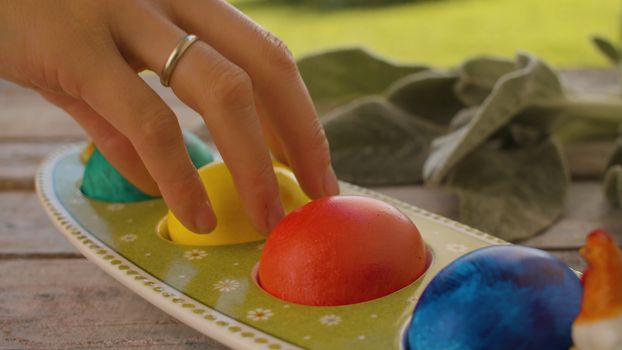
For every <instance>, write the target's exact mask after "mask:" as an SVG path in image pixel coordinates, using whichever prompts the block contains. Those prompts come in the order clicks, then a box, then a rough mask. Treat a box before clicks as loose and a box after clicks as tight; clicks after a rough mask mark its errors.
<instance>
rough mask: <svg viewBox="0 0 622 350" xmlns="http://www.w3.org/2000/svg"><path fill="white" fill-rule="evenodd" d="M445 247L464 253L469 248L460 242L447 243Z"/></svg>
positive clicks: (451, 250)
mask: <svg viewBox="0 0 622 350" xmlns="http://www.w3.org/2000/svg"><path fill="white" fill-rule="evenodd" d="M445 248H446V249H447V250H449V251H450V252H454V253H464V252H466V251H467V250H468V249H469V248H467V246H465V245H464V244H459V243H447V244H445Z"/></svg>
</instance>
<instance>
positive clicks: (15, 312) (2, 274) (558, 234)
mask: <svg viewBox="0 0 622 350" xmlns="http://www.w3.org/2000/svg"><path fill="white" fill-rule="evenodd" d="M562 78H563V79H564V81H566V82H567V83H569V84H570V85H571V86H572V87H573V88H574V89H576V90H581V91H592V92H599V93H602V92H616V91H617V89H618V87H617V84H618V80H617V74H616V73H615V71H611V70H604V71H601V70H596V71H568V72H564V73H563V75H562ZM145 80H146V81H147V82H148V83H149V84H150V85H151V86H152V87H153V88H154V89H155V90H156V91H157V92H158V93H159V94H160V95H161V96H162V97H163V99H164V100H165V101H166V102H167V103H169V104H170V105H171V106H172V108H173V110H174V111H175V112H176V114H177V115H178V116H179V117H180V120H181V123H182V125H183V126H184V127H186V128H189V129H192V130H195V131H196V130H204V129H202V127H201V124H202V122H201V120H200V119H199V118H198V117H197V115H196V114H195V113H194V112H193V111H191V110H190V109H188V108H187V107H185V106H183V104H181V102H179V101H178V100H177V99H176V98H175V97H174V95H173V94H172V93H171V92H170V90H166V89H164V88H162V87H161V86H160V85H159V83H158V81H157V78H156V77H155V76H153V75H151V76H146V77H145ZM203 135H206V133H205V132H204V131H203ZM84 139H85V136H84V134H83V132H82V131H81V130H80V128H79V127H78V126H77V125H76V124H75V123H74V122H73V121H72V119H71V118H69V117H67V116H66V115H65V113H64V112H62V111H60V110H59V109H57V108H55V107H51V106H50V105H49V104H47V103H46V102H45V101H43V100H42V99H40V98H39V97H38V96H37V95H36V94H35V93H33V92H30V91H28V90H25V89H21V88H19V87H16V86H14V85H12V84H9V83H6V82H3V81H0V349H83V348H104V349H198V348H201V349H225V347H223V346H222V345H219V344H217V343H215V342H214V341H213V340H211V339H209V338H208V337H205V336H203V335H201V334H199V333H198V332H195V331H194V330H192V329H191V328H189V327H187V326H185V325H183V324H181V323H179V322H177V321H176V320H174V319H172V318H171V317H169V316H168V315H166V314H164V313H163V312H161V311H159V310H158V309H157V308H155V307H154V306H152V305H150V304H149V303H147V302H145V301H144V300H142V299H141V298H139V297H138V296H136V295H134V294H133V293H132V292H130V291H129V290H127V289H126V288H125V287H123V286H122V285H120V284H119V283H117V282H116V281H114V280H113V279H112V278H110V277H109V276H107V275H106V274H105V273H103V272H101V271H100V270H99V269H98V268H97V267H95V266H94V265H93V264H91V263H89V262H88V261H86V260H85V259H84V258H83V257H82V256H81V255H80V254H79V253H78V252H77V251H76V249H75V248H73V247H72V246H71V245H70V244H69V243H67V242H66V241H65V239H64V238H63V236H62V235H61V234H60V233H59V232H58V231H57V230H56V229H55V227H54V226H53V225H52V224H51V223H50V221H49V220H48V218H47V216H46V215H45V213H44V211H43V209H42V208H41V206H40V205H39V202H38V200H37V198H36V195H35V194H34V192H33V188H34V187H33V178H34V174H35V171H36V168H37V167H38V166H39V163H40V162H41V160H42V159H43V157H45V156H46V155H47V154H48V153H49V152H51V151H52V150H54V149H55V148H57V147H60V146H62V145H65V144H67V143H68V142H75V141H82V140H84ZM590 147H591V148H585V147H577V150H575V151H571V152H570V153H571V155H569V158H570V159H569V162H570V165H571V167H572V168H573V169H574V170H573V174H575V175H577V178H582V179H595V177H598V176H599V174H600V171H601V169H600V168H601V167H602V163H603V161H604V159H605V158H606V153H607V147H609V145H607V144H602V145H595V146H594V145H593V146H590ZM376 190H379V191H380V192H383V193H385V194H388V195H390V196H393V197H396V198H399V199H401V200H404V201H406V202H409V203H412V204H415V205H417V206H420V207H422V208H424V209H427V210H429V211H432V212H436V213H439V214H441V215H444V216H448V217H451V218H454V219H457V215H458V210H457V201H456V198H455V197H454V196H453V195H452V194H451V193H448V192H446V191H445V190H443V189H431V188H423V187H416V186H407V187H385V188H381V189H376ZM621 214H622V211H620V210H613V209H611V208H609V206H608V205H607V204H606V203H605V201H604V199H603V197H602V194H601V192H600V184H599V182H598V181H596V180H586V181H575V182H574V183H573V185H572V186H571V188H570V191H569V194H568V200H567V208H566V212H565V215H564V217H563V218H562V219H561V220H560V221H559V222H558V223H556V224H555V225H554V226H553V227H551V228H550V229H548V230H546V232H544V233H542V234H541V235H539V236H537V237H534V238H532V239H530V240H527V241H525V242H523V243H524V244H526V245H530V246H534V247H538V248H542V249H547V250H549V251H551V252H552V253H553V254H555V255H557V256H559V257H560V258H561V259H562V260H564V261H565V262H566V263H568V264H569V265H570V266H571V267H573V268H576V269H579V270H581V269H582V268H583V267H584V263H583V261H582V260H581V258H580V256H579V254H578V253H577V249H578V248H579V247H580V246H581V245H582V244H583V239H584V236H585V234H586V233H587V232H588V231H589V230H590V229H592V228H595V227H604V228H606V229H608V230H610V231H611V232H612V233H614V234H615V235H616V238H617V239H618V241H619V242H622V215H621Z"/></svg>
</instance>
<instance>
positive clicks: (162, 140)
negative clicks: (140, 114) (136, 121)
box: [134, 108, 179, 147]
mask: <svg viewBox="0 0 622 350" xmlns="http://www.w3.org/2000/svg"><path fill="white" fill-rule="evenodd" d="M144 115H145V116H146V117H145V118H144V119H143V122H142V123H141V124H140V125H137V130H135V132H134V134H135V135H137V136H136V138H137V139H138V140H139V141H140V143H142V144H143V145H145V146H147V147H148V146H150V145H154V144H157V145H162V146H167V145H173V144H174V143H175V141H176V136H177V133H175V132H172V131H173V130H176V129H179V124H177V119H176V118H175V115H174V114H173V112H171V111H170V110H168V109H166V108H159V109H156V110H154V111H152V112H150V113H146V114H144Z"/></svg>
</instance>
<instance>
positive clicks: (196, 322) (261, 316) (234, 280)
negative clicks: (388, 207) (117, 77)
mask: <svg viewBox="0 0 622 350" xmlns="http://www.w3.org/2000/svg"><path fill="white" fill-rule="evenodd" d="M81 147H83V145H76V146H72V147H69V148H65V149H63V150H61V151H59V152H57V153H55V154H53V155H51V156H50V157H49V158H48V159H47V160H46V161H45V162H44V163H43V165H42V166H41V168H40V170H39V173H38V175H37V191H38V194H39V197H40V199H41V202H42V203H43V205H44V206H45V208H46V210H47V212H48V214H49V216H50V217H51V219H52V221H53V222H54V223H55V224H56V225H57V226H58V228H59V229H60V231H61V232H62V233H63V234H64V235H65V236H66V237H67V238H68V240H69V241H70V242H71V243H72V244H73V245H74V246H76V247H77V248H78V249H79V250H80V251H81V252H82V254H84V255H85V256H86V257H87V258H88V259H89V260H91V261H92V262H93V263H95V264H96V265H98V266H99V267H100V268H102V269H103V270H104V271H106V272H107V273H109V274H110V275H111V276H113V277H114V278H115V279H117V280H118V281H119V282H121V283H122V284H124V285H125V286H127V287H128V288H130V289H131V290H132V291H134V292H135V293H137V294H138V295H140V296H141V297H143V298H144V299H146V300H147V301H149V302H151V303H152V304H154V305H155V306H157V307H159V308H160V309H162V310H164V311H165V312H167V313H169V314H170V315H172V316H173V317H175V318H177V319H179V320H180V321H181V322H184V323H186V324H187V325H188V326H190V327H192V328H194V329H196V330H198V331H200V332H202V333H204V334H206V335H208V336H210V337H212V338H214V339H216V340H218V341H220V342H222V343H223V344H226V345H228V346H230V347H232V348H235V349H253V350H255V349H301V348H304V349H339V350H341V349H355V348H356V349H401V348H402V347H403V344H402V336H403V334H402V333H403V330H404V328H405V326H406V324H407V323H408V320H409V318H410V314H411V312H412V311H413V308H414V306H415V304H416V302H417V298H418V297H419V295H421V293H422V292H423V289H424V287H425V286H426V285H427V283H428V282H429V281H430V280H431V278H432V277H433V276H434V275H435V274H436V273H437V272H438V271H439V270H440V269H442V268H443V267H444V266H446V265H447V264H448V263H450V262H451V261H452V260H454V259H456V258H457V257H459V256H460V255H463V254H465V253H467V252H469V251H471V250H474V249H477V248H481V247H483V246H487V245H491V244H503V243H505V242H503V241H502V240H500V239H497V238H495V237H492V236H490V235H487V234H485V233H482V232H479V231H477V230H475V229H473V228H470V227H467V226H464V225H462V224H459V223H457V222H455V221H452V220H449V219H446V218H444V217H441V216H438V215H435V214H432V213H430V212H427V211H425V210H422V209H419V208H416V207H414V206H411V205H408V204H405V203H402V202H399V201H397V200H395V199H392V198H389V197H386V196H383V195H380V194H378V193H375V192H372V191H369V190H366V189H363V188H360V187H356V186H353V185H350V184H347V183H341V190H342V193H344V194H355V195H363V196H369V197H374V198H377V199H381V200H383V201H385V202H387V203H390V204H392V205H394V206H396V207H397V208H399V209H400V210H402V211H403V212H404V213H405V214H406V215H408V216H409V217H410V218H411V219H412V220H413V221H414V222H415V224H416V225H417V226H418V228H419V230H420V231H421V234H422V235H423V238H424V240H425V241H426V243H427V244H428V246H429V247H430V248H431V251H432V256H433V257H432V262H431V265H430V267H429V269H428V270H427V272H426V273H425V274H424V276H423V277H421V278H420V279H419V280H417V281H416V282H414V283H412V284H411V285H409V286H407V287H405V288H403V289H401V290H399V291H397V292H395V293H393V294H390V295H388V296H386V297H383V298H380V299H376V300H372V301H368V302H364V303H360V304H354V305H348V306H339V307H309V306H302V305H296V304H290V303H287V302H284V301H282V300H279V299H276V298H274V297H272V296H270V295H269V294H267V293H265V292H264V291H263V290H262V289H261V288H260V287H259V286H258V285H257V284H256V283H255V280H254V277H253V269H254V267H255V266H256V264H257V262H258V260H259V257H260V254H261V249H262V247H263V243H262V242H255V243H248V244H239V245H232V246H220V247H193V246H184V245H179V244H175V243H172V242H170V241H168V240H166V239H164V238H162V237H161V236H160V235H158V234H157V231H156V227H157V225H158V223H159V222H160V220H161V219H162V218H163V217H164V215H165V214H166V211H167V209H166V206H165V204H164V202H163V201H162V200H160V199H157V200H150V201H146V202H140V203H131V204H115V203H113V204H111V203H104V202H99V201H94V200H89V199H87V198H85V197H84V196H83V195H82V193H81V192H80V190H79V187H80V181H81V176H82V172H83V170H84V166H83V165H82V163H81V162H80V160H79V152H80V150H81ZM344 287H345V286H344Z"/></svg>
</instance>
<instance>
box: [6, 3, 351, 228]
mask: <svg viewBox="0 0 622 350" xmlns="http://www.w3.org/2000/svg"><path fill="white" fill-rule="evenodd" d="M189 33H192V34H195V35H197V36H198V37H199V39H200V41H198V42H196V43H194V44H193V45H192V46H191V47H190V48H189V49H188V50H187V51H186V52H185V54H184V55H183V56H182V57H181V59H180V60H179V62H178V64H177V66H176V68H175V70H174V71H173V74H172V78H171V80H170V85H171V88H172V89H173V91H174V92H175V94H176V95H177V96H178V97H179V98H180V99H181V100H182V101H183V102H184V103H186V104H187V105H188V106H190V107H191V108H192V109H194V110H195V111H197V112H198V113H199V114H200V115H201V116H202V118H203V120H204V122H205V124H206V126H207V128H208V129H209V130H210V133H211V134H212V137H213V139H214V142H215V144H216V145H217V147H218V149H219V151H220V153H221V155H222V157H223V160H224V161H225V163H226V164H227V166H228V167H229V169H230V171H231V173H232V175H233V178H234V182H235V185H236V187H237V190H238V193H239V195H240V197H241V200H242V203H243V205H244V207H245V210H246V212H247V214H248V215H249V217H250V219H251V222H252V223H253V225H254V226H255V227H256V228H257V229H258V230H259V231H261V232H264V233H265V232H268V231H269V230H270V229H271V228H272V227H273V226H274V225H275V224H276V223H277V222H278V221H279V220H280V219H281V218H282V216H283V209H282V207H281V203H280V202H279V200H278V188H277V183H276V178H275V175H274V172H273V170H272V163H271V159H270V150H271V151H272V153H273V154H274V156H275V157H276V158H277V159H278V160H280V161H282V162H285V163H287V164H289V165H290V166H291V168H292V169H293V171H294V173H295V174H296V177H297V178H298V180H299V182H300V185H301V187H302V188H303V190H304V191H305V193H307V195H309V196H310V197H312V198H318V197H322V196H329V195H334V194H337V193H338V191H339V190H338V185H337V181H336V177H335V173H334V171H333V170H332V168H331V165H330V155H329V151H328V143H327V141H326V138H325V136H324V131H323V129H322V127H321V125H320V123H319V121H318V117H317V113H316V112H315V109H314V107H313V104H312V102H311V99H310V97H309V94H308V92H307V90H306V88H305V86H304V83H303V81H302V79H301V77H300V74H299V72H298V69H297V67H296V64H295V61H294V60H293V58H292V55H291V54H290V52H289V51H288V49H287V48H286V46H285V45H284V44H283V43H282V42H281V41H280V40H279V39H277V38H276V37H274V36H273V35H271V34H270V33H269V32H267V31H266V30H265V29H263V28H261V27H260V26H259V25H257V24H256V23H254V22H253V21H252V20H251V19H249V18H248V17H246V16H244V15H243V14H242V13H241V12H239V11H237V10H236V9H235V8H234V7H232V6H230V5H229V4H227V3H226V2H224V1H223V0H155V1H151V0H106V1H86V0H84V1H80V0H73V1H72V0H46V1H36V0H0V62H1V64H0V78H3V79H7V80H10V81H13V82H15V83H17V84H20V85H22V86H25V87H29V88H32V89H34V90H36V91H37V92H39V93H40V94H41V95H42V96H43V97H44V98H45V99H47V100H48V101H50V102H51V103H53V104H55V105H56V106H58V107H60V108H62V109H63V110H65V111H66V112H67V113H68V114H70V115H71V116H72V117H73V118H74V119H75V120H76V121H77V122H78V123H79V124H80V125H81V126H82V128H83V129H84V130H85V131H86V133H87V134H88V135H89V136H90V137H91V138H92V140H93V141H94V143H95V144H96V145H97V147H98V148H99V149H100V151H101V152H102V153H103V154H104V156H105V157H106V158H107V159H108V160H109V161H110V162H111V163H112V164H113V165H114V166H115V167H116V168H117V169H118V170H119V172H121V174H123V175H124V176H125V177H126V178H127V179H128V180H129V181H130V182H132V183H133V184H134V185H136V186H137V187H138V188H140V189H141V190H142V191H144V192H145V193H147V194H151V195H157V194H161V195H162V197H163V198H164V200H165V201H166V203H167V204H168V206H169V207H170V209H171V210H172V211H173V212H174V213H175V215H176V216H177V217H178V218H179V220H180V221H181V222H182V223H183V224H184V225H185V226H187V227H188V228H189V229H191V230H193V231H195V232H209V231H211V230H212V229H213V228H214V227H215V225H216V220H217V218H216V217H215V216H214V214H213V211H212V209H211V205H210V202H209V198H208V197H207V195H206V192H205V189H204V188H203V186H202V184H201V181H200V179H199V176H198V175H197V171H196V169H195V168H194V167H193V166H192V163H191V162H190V158H189V157H188V154H187V152H186V150H185V147H184V144H183V139H182V134H181V129H180V127H179V123H178V121H177V118H176V116H175V115H174V113H173V111H172V110H171V109H170V107H169V106H167V105H166V104H165V103H164V101H162V99H161V98H160V97H159V96H158V95H157V94H156V93H155V92H154V91H153V90H152V89H151V88H149V86H148V85H146V84H145V82H144V81H143V80H142V79H141V78H140V77H139V76H138V75H137V72H140V71H142V70H145V69H148V70H152V71H154V72H156V73H160V72H161V70H162V67H163V66H164V63H165V62H166V60H167V58H168V56H169V55H170V53H171V51H172V50H173V48H174V47H175V46H176V45H177V43H178V42H179V40H180V39H181V38H182V37H183V36H184V35H186V34H189Z"/></svg>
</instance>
